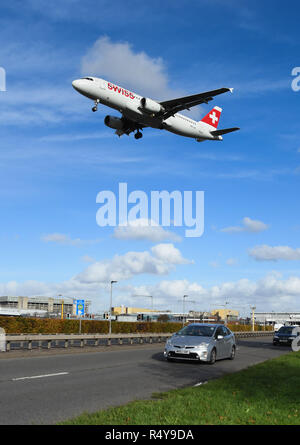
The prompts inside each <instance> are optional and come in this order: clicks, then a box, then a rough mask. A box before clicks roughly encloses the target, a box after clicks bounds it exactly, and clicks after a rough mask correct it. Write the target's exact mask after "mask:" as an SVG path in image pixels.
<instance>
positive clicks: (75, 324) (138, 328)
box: [0, 316, 273, 334]
mask: <svg viewBox="0 0 300 445" xmlns="http://www.w3.org/2000/svg"><path fill="white" fill-rule="evenodd" d="M0 327H1V328H3V329H4V330H5V332H6V333H7V334H78V333H79V320H70V319H65V320H61V319H57V318H55V319H53V318H31V317H30V318H29V317H3V316H0ZM181 327H182V323H172V322H118V321H113V322H112V332H113V333H115V334H119V333H121V334H134V333H139V332H142V333H148V332H149V333H151V332H153V333H163V332H165V333H167V332H177V331H178V330H179V329H181ZM228 327H229V329H231V330H232V331H234V332H237V331H251V329H252V326H250V325H236V324H232V325H231V324H228ZM108 329H109V322H108V321H105V320H103V321H100V320H82V322H81V333H83V334H99V333H100V334H107V333H108ZM272 329H273V328H272V326H266V330H272ZM255 330H257V331H261V330H264V327H263V326H255Z"/></svg>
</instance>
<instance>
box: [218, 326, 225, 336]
mask: <svg viewBox="0 0 300 445" xmlns="http://www.w3.org/2000/svg"><path fill="white" fill-rule="evenodd" d="M218 335H224V334H223V332H222V327H221V326H219V327H218V328H217V330H216V338H217V337H218Z"/></svg>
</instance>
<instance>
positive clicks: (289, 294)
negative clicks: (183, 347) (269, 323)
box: [0, 255, 300, 314]
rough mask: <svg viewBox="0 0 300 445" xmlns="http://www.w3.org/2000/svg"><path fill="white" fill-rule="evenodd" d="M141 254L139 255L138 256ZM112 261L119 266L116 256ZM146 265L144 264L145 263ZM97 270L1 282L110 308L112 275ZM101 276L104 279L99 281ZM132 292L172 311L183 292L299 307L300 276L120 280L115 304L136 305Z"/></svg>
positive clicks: (199, 303) (198, 297)
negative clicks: (90, 275)
mask: <svg viewBox="0 0 300 445" xmlns="http://www.w3.org/2000/svg"><path fill="white" fill-rule="evenodd" d="M119 258H122V259H123V266H124V267H125V268H124V271H125V272H126V267H127V269H128V271H129V272H130V273H128V275H130V274H131V275H132V276H133V275H137V274H138V273H139V270H138V269H135V268H134V267H131V268H130V266H129V265H128V264H129V263H128V262H127V261H128V259H129V258H127V257H126V258H125V255H124V256H123V257H119ZM136 258H137V257H136ZM140 258H141V257H138V259H140ZM153 258H154V257H153ZM131 259H132V258H131ZM108 263H109V262H108ZM111 263H113V266H116V264H115V263H114V259H113V260H112V261H111ZM96 264H97V263H96ZM98 264H100V263H98ZM143 265H144V266H145V263H143ZM166 269H168V268H166ZM140 270H141V269H140ZM144 270H145V267H144ZM95 272H96V276H95V277H94V280H93V281H87V280H85V281H84V280H81V279H80V277H79V275H77V276H75V277H73V278H71V279H70V280H67V281H63V282H60V283H44V282H39V281H34V280H28V281H26V282H23V283H18V282H16V281H11V282H7V283H0V295H28V296H49V297H55V296H57V295H59V294H61V295H63V296H65V297H71V298H74V297H75V296H82V297H84V298H86V299H88V300H91V301H92V310H93V311H95V310H99V308H101V309H103V308H107V307H108V305H109V280H110V278H111V277H112V276H113V275H112V274H111V275H109V274H108V275H106V276H104V275H101V276H100V275H99V270H96V269H95ZM107 272H108V273H111V272H112V270H109V269H107ZM118 273H120V270H118ZM148 273H151V272H148ZM120 275H121V274H120ZM158 275H159V274H158ZM100 280H103V281H102V282H100ZM133 295H152V296H153V305H154V308H161V309H162V308H163V309H170V310H173V311H174V310H179V309H180V308H181V305H180V301H182V297H183V295H188V297H189V299H190V300H194V301H196V304H195V305H193V308H197V309H200V310H209V309H215V308H217V307H218V305H220V304H224V301H229V303H230V308H232V309H237V310H243V311H244V312H245V311H246V312H247V314H249V313H250V305H253V304H254V305H255V306H256V308H257V311H265V310H299V297H300V277H299V276H290V277H288V278H287V279H282V277H281V275H280V274H278V273H271V274H268V275H266V276H265V277H263V278H262V279H260V280H258V281H251V280H249V279H246V278H242V279H240V280H238V281H231V282H230V281H228V282H222V283H220V284H217V285H214V286H211V287H206V288H205V287H203V286H202V285H201V284H199V283H197V282H195V281H194V282H190V281H189V280H186V279H182V280H162V281H159V282H157V283H156V284H153V285H147V284H144V285H140V286H135V285H132V284H126V283H124V282H122V281H119V282H118V284H117V285H116V286H115V290H114V297H113V302H114V305H120V304H125V305H132V304H134V305H136V302H137V300H136V299H133V298H132V296H133ZM141 304H142V305H143V306H144V305H145V304H150V302H149V300H148V299H145V301H144V302H142V300H141ZM186 307H187V306H186ZM241 308H243V309H241Z"/></svg>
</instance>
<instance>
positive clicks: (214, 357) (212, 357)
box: [208, 349, 217, 365]
mask: <svg viewBox="0 0 300 445" xmlns="http://www.w3.org/2000/svg"><path fill="white" fill-rule="evenodd" d="M216 358H217V353H216V350H215V349H213V350H212V351H211V353H210V360H209V362H208V363H209V364H210V365H213V364H214V363H215V362H216Z"/></svg>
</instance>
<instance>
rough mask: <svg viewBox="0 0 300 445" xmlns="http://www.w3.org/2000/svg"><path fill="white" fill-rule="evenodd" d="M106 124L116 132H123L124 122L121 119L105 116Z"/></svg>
mask: <svg viewBox="0 0 300 445" xmlns="http://www.w3.org/2000/svg"><path fill="white" fill-rule="evenodd" d="M104 123H105V125H106V126H107V127H109V128H113V129H114V130H123V129H124V121H123V119H121V118H120V117H116V116H105V118H104Z"/></svg>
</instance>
